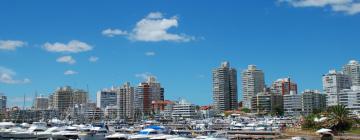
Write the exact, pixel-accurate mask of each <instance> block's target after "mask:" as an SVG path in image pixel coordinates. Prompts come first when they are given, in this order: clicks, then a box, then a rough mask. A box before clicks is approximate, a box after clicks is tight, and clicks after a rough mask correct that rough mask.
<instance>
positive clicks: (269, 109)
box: [251, 92, 283, 114]
mask: <svg viewBox="0 0 360 140" xmlns="http://www.w3.org/2000/svg"><path fill="white" fill-rule="evenodd" d="M251 107H252V108H251V111H252V112H253V113H258V114H268V113H276V110H282V109H283V98H282V95H281V94H273V93H270V92H260V93H258V94H257V95H256V96H254V97H252V99H251Z"/></svg>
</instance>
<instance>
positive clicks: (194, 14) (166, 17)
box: [0, 0, 360, 106]
mask: <svg viewBox="0 0 360 140" xmlns="http://www.w3.org/2000/svg"><path fill="white" fill-rule="evenodd" d="M359 44H360V1H358V0H241V1H240V0H225V1H215V0H214V1H210V0H207V1H205V0H197V1H193V0H191V1H190V0H183V1H172V0H153V1H148V0H129V1H125V0H123V1H117V0H108V1H85V0H78V1H73V0H61V1H60V0H57V1H56V0H55V1H47V0H34V1H21V0H2V1H1V2H0V92H1V93H3V94H4V95H6V96H7V97H8V106H14V105H22V103H23V96H24V95H26V101H27V103H26V105H27V106H29V105H31V102H32V98H34V96H35V95H34V94H35V93H37V94H38V95H39V94H43V95H49V94H51V93H52V92H53V91H54V90H55V89H56V88H57V87H60V86H65V85H70V86H72V87H74V88H81V89H86V88H87V86H88V88H89V91H90V97H91V99H92V100H93V101H95V97H96V96H95V94H96V92H97V91H99V90H101V89H104V88H110V87H111V86H118V85H121V84H123V83H125V82H127V81H129V82H131V84H132V85H133V86H136V85H138V83H139V82H142V81H143V80H144V78H146V77H147V76H149V75H154V76H156V77H157V80H158V81H159V82H160V83H161V85H162V86H163V87H164V88H165V98H166V99H170V100H177V99H179V98H184V99H187V100H188V101H190V102H192V103H195V104H199V105H207V104H211V103H212V75H211V72H212V69H214V68H216V67H219V66H220V63H221V62H222V61H229V62H230V65H231V67H234V68H236V69H237V71H238V89H239V91H238V92H239V100H240V99H241V98H242V96H241V93H242V90H241V77H240V72H241V71H242V70H244V69H246V68H247V65H249V64H255V65H257V67H258V68H259V69H261V70H263V71H264V73H265V80H266V84H267V85H270V84H271V83H272V81H275V80H276V79H278V78H284V77H288V76H290V77H291V78H292V79H293V80H294V81H295V82H296V83H298V88H299V92H301V91H303V90H305V89H318V90H321V89H322V81H321V78H322V75H323V74H325V73H327V72H328V71H329V70H330V69H338V70H340V69H341V67H342V66H343V65H344V64H346V63H348V61H349V60H351V59H355V60H359V59H360V53H359V52H360V45H359Z"/></svg>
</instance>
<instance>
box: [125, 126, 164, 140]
mask: <svg viewBox="0 0 360 140" xmlns="http://www.w3.org/2000/svg"><path fill="white" fill-rule="evenodd" d="M165 131H166V130H165V128H164V127H161V126H148V127H146V128H145V129H143V130H141V131H140V132H139V133H138V134H134V135H130V136H129V137H128V139H129V140H145V139H146V140H147V139H150V138H152V137H156V136H161V135H163V134H165Z"/></svg>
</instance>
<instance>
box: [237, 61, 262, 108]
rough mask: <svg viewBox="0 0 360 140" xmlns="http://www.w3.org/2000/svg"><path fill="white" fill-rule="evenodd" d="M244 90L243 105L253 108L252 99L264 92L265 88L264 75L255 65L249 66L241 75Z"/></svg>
mask: <svg viewBox="0 0 360 140" xmlns="http://www.w3.org/2000/svg"><path fill="white" fill-rule="evenodd" d="M241 78H242V89H243V105H244V107H246V108H251V98H252V97H254V96H256V95H257V94H258V93H260V92H262V91H263V90H264V88H265V80H264V73H263V71H262V70H259V69H257V68H256V66H255V65H249V66H248V68H247V69H246V70H244V71H242V73H241Z"/></svg>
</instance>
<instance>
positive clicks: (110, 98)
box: [96, 88, 117, 109]
mask: <svg viewBox="0 0 360 140" xmlns="http://www.w3.org/2000/svg"><path fill="white" fill-rule="evenodd" d="M116 105H117V93H116V91H115V90H114V89H113V88H112V89H105V90H102V91H98V92H97V94H96V106H97V107H98V108H101V109H105V108H106V107H107V106H116Z"/></svg>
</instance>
